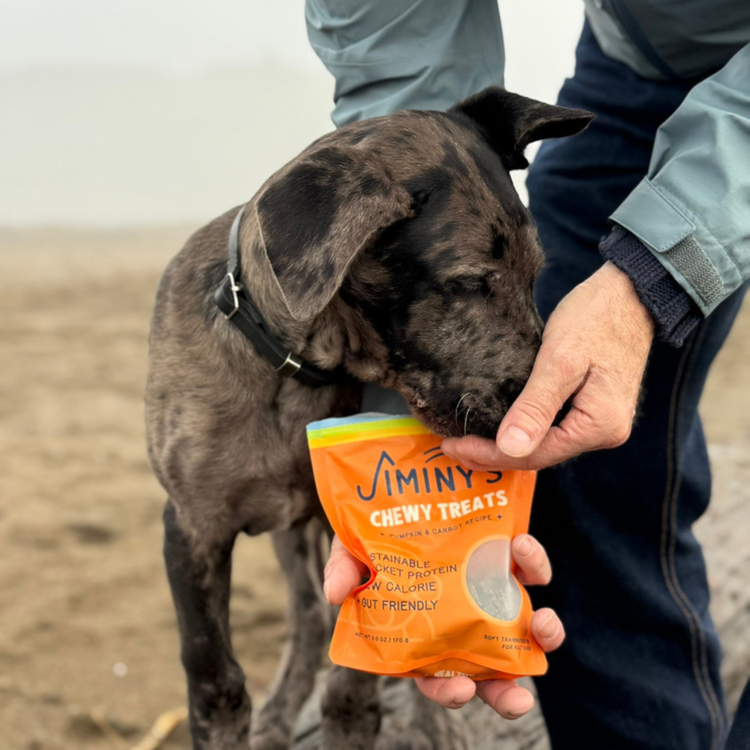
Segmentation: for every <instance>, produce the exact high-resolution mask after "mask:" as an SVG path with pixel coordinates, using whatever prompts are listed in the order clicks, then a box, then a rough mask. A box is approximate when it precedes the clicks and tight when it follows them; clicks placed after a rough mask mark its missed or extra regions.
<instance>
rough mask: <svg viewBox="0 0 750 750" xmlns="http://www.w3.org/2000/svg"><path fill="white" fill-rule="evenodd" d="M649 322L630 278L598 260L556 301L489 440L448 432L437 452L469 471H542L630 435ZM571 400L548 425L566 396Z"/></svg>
mask: <svg viewBox="0 0 750 750" xmlns="http://www.w3.org/2000/svg"><path fill="white" fill-rule="evenodd" d="M653 338H654V323H653V320H652V319H651V316H650V315H649V313H648V312H647V310H646V308H645V307H644V306H643V305H642V303H641V301H640V300H639V299H638V295H637V294H636V292H635V289H634V288H633V285H632V283H631V281H630V279H629V278H628V277H627V276H626V275H625V274H624V273H623V272H622V271H620V270H619V269H618V268H617V267H616V266H614V265H612V263H609V262H607V263H605V264H604V265H603V266H602V268H600V269H599V270H598V271H597V272H596V273H594V274H593V275H592V276H591V277H590V278H588V279H587V280H586V281H584V282H583V283H582V284H579V285H578V286H577V287H575V289H573V290H572V291H571V292H570V293H569V294H568V295H567V297H565V298H564V299H563V300H562V302H560V304H559V305H558V306H557V308H556V309H555V311H554V312H553V313H552V315H551V316H550V319H549V322H548V323H547V326H546V327H545V329H544V335H543V337H542V346H541V348H540V349H539V352H538V354H537V357H536V361H535V362H534V368H533V370H532V372H531V376H530V378H529V381H528V383H526V387H525V388H524V389H523V391H522V392H521V394H520V395H519V396H518V398H517V399H516V401H515V402H514V403H513V405H512V406H511V408H510V409H509V411H508V413H507V414H506V415H505V418H504V419H503V421H502V423H501V424H500V427H499V429H498V432H497V438H496V440H495V442H493V441H492V440H486V439H484V438H480V437H477V436H474V435H469V436H467V437H463V438H448V439H446V440H444V441H443V445H442V447H443V452H444V453H446V454H447V455H449V456H451V457H452V458H455V459H456V460H458V461H460V462H461V463H462V464H463V465H464V466H466V467H468V468H470V469H478V470H486V469H542V468H545V467H547V466H552V465H553V464H557V463H560V462H561V461H565V460H567V459H569V458H572V457H573V456H577V455H579V454H580V453H585V452H587V451H593V450H598V449H600V448H616V447H617V446H619V445H622V444H623V443H624V442H625V441H626V440H627V439H628V437H629V436H630V430H631V428H632V425H633V419H634V417H635V409H636V405H637V401H638V392H639V390H640V385H641V380H642V379H643V371H644V370H645V367H646V360H647V359H648V353H649V350H650V349H651V344H652V342H653ZM571 395H572V396H573V401H572V406H571V408H570V411H569V412H568V413H567V414H566V416H565V417H564V419H563V420H562V422H561V423H560V424H559V425H558V426H556V427H553V426H552V422H553V421H554V419H555V417H556V415H557V413H558V412H559V410H560V409H561V408H562V406H563V404H564V403H565V402H566V401H567V400H568V398H569V397H570V396H571Z"/></svg>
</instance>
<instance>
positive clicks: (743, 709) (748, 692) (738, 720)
mask: <svg viewBox="0 0 750 750" xmlns="http://www.w3.org/2000/svg"><path fill="white" fill-rule="evenodd" d="M748 748H750V682H748V683H747V685H745V689H744V690H743V692H742V697H741V698H740V704H739V706H737V715H736V716H735V717H734V723H733V724H732V731H731V732H730V733H729V739H728V740H727V746H726V750H748Z"/></svg>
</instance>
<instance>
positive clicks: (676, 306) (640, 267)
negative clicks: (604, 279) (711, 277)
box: [599, 225, 703, 347]
mask: <svg viewBox="0 0 750 750" xmlns="http://www.w3.org/2000/svg"><path fill="white" fill-rule="evenodd" d="M599 251H600V252H601V254H602V255H603V256H604V258H606V259H607V260H610V261H612V263H614V265H615V266H617V268H619V269H620V270H621V271H623V272H624V273H626V274H627V275H628V276H629V277H630V280H631V281H632V282H633V286H634V287H635V291H636V293H637V294H638V297H639V298H640V300H641V302H642V303H643V305H644V307H645V308H646V309H647V310H648V311H649V313H650V314H651V317H652V318H653V319H654V323H655V325H656V338H657V340H659V341H664V342H666V343H667V344H670V345H671V346H675V347H677V346H682V344H683V343H684V341H685V339H686V338H687V336H688V334H689V333H690V332H691V331H692V330H693V328H695V326H696V325H697V324H698V323H699V322H700V321H701V320H702V319H703V314H702V313H701V310H700V308H699V307H698V305H696V304H695V302H693V300H692V299H691V297H690V295H689V294H688V293H687V292H686V291H685V290H684V289H683V288H682V287H681V286H680V285H679V284H678V283H677V282H676V281H675V280H674V279H673V278H672V276H671V275H670V273H669V271H667V269H666V268H665V267H664V266H663V265H662V264H661V263H659V261H658V260H657V259H656V258H655V257H654V255H653V253H652V252H651V251H650V250H649V249H648V248H647V247H646V245H644V244H643V243H642V242H641V241H640V240H639V239H638V238H637V237H636V236H635V235H633V234H631V233H630V232H628V231H627V230H626V229H623V228H622V227H621V226H619V225H616V226H615V227H614V229H613V230H612V231H611V232H610V234H609V236H608V237H606V238H605V239H604V240H602V242H601V243H600V245H599Z"/></svg>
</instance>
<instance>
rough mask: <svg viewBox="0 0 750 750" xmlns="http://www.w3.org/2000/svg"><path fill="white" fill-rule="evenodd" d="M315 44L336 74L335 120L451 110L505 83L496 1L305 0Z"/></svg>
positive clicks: (312, 39) (311, 38)
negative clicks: (471, 97)
mask: <svg viewBox="0 0 750 750" xmlns="http://www.w3.org/2000/svg"><path fill="white" fill-rule="evenodd" d="M305 16H306V19H307V31H308V36H309V38H310V43H311V44H312V46H313V49H314V50H315V52H316V53H317V54H318V56H319V57H320V59H321V60H322V61H323V63H324V64H325V66H326V67H327V68H328V70H329V71H330V72H331V73H332V74H333V76H334V78H335V79H336V89H335V91H334V101H335V103H336V107H335V109H334V111H333V115H332V116H333V121H334V123H335V124H336V126H341V125H345V124H346V123H349V122H355V121H358V120H363V119H366V118H369V117H378V116H380V115H387V114H391V113H392V112H396V111H398V110H402V109H437V110H446V109H448V108H449V107H450V106H452V105H453V104H455V102H456V101H458V100H459V99H462V98H463V97H465V96H469V95H470V94H473V93H476V92H477V91H480V90H481V89H483V88H485V87H486V86H492V85H502V83H503V70H504V63H505V56H504V51H503V36H502V28H501V25H500V13H499V11H498V7H497V0H306V4H305Z"/></svg>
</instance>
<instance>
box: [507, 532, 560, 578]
mask: <svg viewBox="0 0 750 750" xmlns="http://www.w3.org/2000/svg"><path fill="white" fill-rule="evenodd" d="M511 551H512V553H513V559H514V560H515V561H516V564H517V565H518V571H517V573H516V578H518V580H519V581H520V582H521V583H522V584H523V585H524V586H546V585H547V584H548V583H549V582H550V581H551V580H552V566H551V565H550V563H549V558H548V557H547V552H546V550H545V549H544V547H542V545H541V544H539V542H537V540H536V539H534V537H533V536H531V535H530V534H519V535H518V536H517V537H515V538H514V539H513V541H512V542H511Z"/></svg>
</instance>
